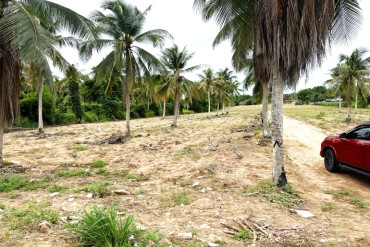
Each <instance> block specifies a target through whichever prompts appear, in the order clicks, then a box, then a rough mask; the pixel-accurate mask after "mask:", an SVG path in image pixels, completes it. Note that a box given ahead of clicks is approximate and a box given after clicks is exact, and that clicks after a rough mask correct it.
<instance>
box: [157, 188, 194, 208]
mask: <svg viewBox="0 0 370 247" xmlns="http://www.w3.org/2000/svg"><path fill="white" fill-rule="evenodd" d="M159 202H160V205H161V206H162V207H174V206H178V205H182V204H183V205H189V204H190V202H191V200H190V198H189V196H188V195H187V194H186V193H185V192H173V193H171V194H169V195H163V196H160V197H159Z"/></svg>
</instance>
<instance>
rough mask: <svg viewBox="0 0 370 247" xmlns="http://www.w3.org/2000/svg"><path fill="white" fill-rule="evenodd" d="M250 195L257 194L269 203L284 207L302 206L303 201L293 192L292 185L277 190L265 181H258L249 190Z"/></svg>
mask: <svg viewBox="0 0 370 247" xmlns="http://www.w3.org/2000/svg"><path fill="white" fill-rule="evenodd" d="M249 192H250V193H255V192H257V193H258V194H259V195H262V196H263V197H264V198H265V199H266V200H267V201H269V202H277V203H280V204H281V205H283V206H285V207H296V206H300V205H302V204H303V202H304V200H303V199H302V198H300V197H299V195H298V194H297V193H296V192H295V191H294V188H293V186H292V184H288V185H286V186H285V187H283V188H279V187H277V186H276V185H274V184H272V183H271V182H270V181H267V180H264V179H263V180H260V181H258V183H257V184H256V185H255V186H254V187H252V188H251V189H249Z"/></svg>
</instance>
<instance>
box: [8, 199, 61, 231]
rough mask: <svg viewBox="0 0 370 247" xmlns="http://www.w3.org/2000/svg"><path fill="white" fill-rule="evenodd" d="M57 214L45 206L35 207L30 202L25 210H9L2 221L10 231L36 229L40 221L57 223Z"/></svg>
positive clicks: (35, 205) (34, 204)
mask: <svg viewBox="0 0 370 247" xmlns="http://www.w3.org/2000/svg"><path fill="white" fill-rule="evenodd" d="M58 216H59V215H58V212H56V211H54V210H52V209H49V208H47V205H46V204H41V205H37V204H36V203H34V202H32V203H29V204H28V205H27V207H26V208H11V210H9V211H7V212H5V213H4V215H3V220H4V221H5V222H6V223H7V224H9V225H10V229H11V230H15V229H18V228H21V229H29V228H32V229H37V227H38V225H39V224H40V223H41V222H42V221H47V222H49V223H50V224H55V223H57V222H58V218H59V217H58Z"/></svg>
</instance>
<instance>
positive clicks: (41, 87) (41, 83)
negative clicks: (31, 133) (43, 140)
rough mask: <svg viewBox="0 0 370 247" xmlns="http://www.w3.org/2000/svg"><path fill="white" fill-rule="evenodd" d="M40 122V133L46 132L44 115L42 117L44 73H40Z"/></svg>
mask: <svg viewBox="0 0 370 247" xmlns="http://www.w3.org/2000/svg"><path fill="white" fill-rule="evenodd" d="M38 83H39V105H38V106H39V122H38V130H39V133H43V132H44V121H43V117H42V96H43V92H44V83H43V79H42V74H41V73H39V81H38Z"/></svg>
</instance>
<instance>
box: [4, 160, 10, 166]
mask: <svg viewBox="0 0 370 247" xmlns="http://www.w3.org/2000/svg"><path fill="white" fill-rule="evenodd" d="M10 164H11V163H10V161H8V160H3V166H10Z"/></svg>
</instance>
